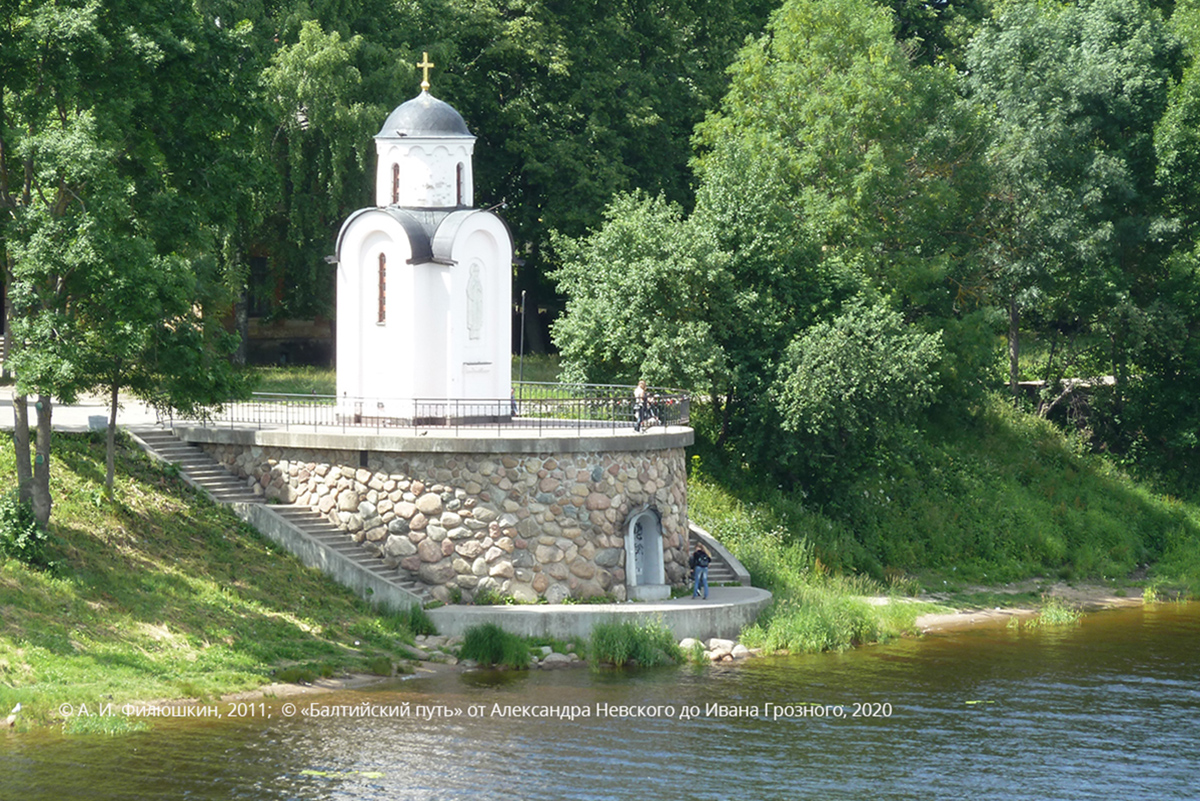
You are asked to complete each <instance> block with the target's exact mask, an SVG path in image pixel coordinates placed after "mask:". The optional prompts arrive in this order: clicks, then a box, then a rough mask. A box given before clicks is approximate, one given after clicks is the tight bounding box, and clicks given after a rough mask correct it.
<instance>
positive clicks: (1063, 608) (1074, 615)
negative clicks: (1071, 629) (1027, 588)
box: [1026, 596, 1083, 628]
mask: <svg viewBox="0 0 1200 801" xmlns="http://www.w3.org/2000/svg"><path fill="white" fill-rule="evenodd" d="M1082 616H1083V613H1082V612H1080V611H1079V609H1078V608H1077V607H1074V606H1071V605H1070V604H1068V603H1067V602H1066V601H1064V600H1062V599H1061V598H1055V597H1053V596H1050V597H1049V598H1047V599H1046V600H1045V603H1043V604H1042V608H1041V609H1039V610H1038V613H1037V615H1035V616H1034V617H1033V618H1032V619H1031V620H1030V621H1029V622H1028V623H1026V626H1028V627H1029V628H1041V627H1044V626H1074V625H1076V624H1077V623H1079V619H1080V618H1081V617H1082Z"/></svg>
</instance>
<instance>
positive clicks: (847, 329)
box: [774, 302, 942, 488]
mask: <svg viewBox="0 0 1200 801" xmlns="http://www.w3.org/2000/svg"><path fill="white" fill-rule="evenodd" d="M941 350H942V344H941V336H940V334H938V333H933V334H926V333H923V332H921V331H919V330H918V329H916V328H913V327H912V326H910V325H907V324H905V322H904V319H903V318H902V317H901V316H900V315H899V314H898V313H897V312H895V311H893V310H892V309H889V308H888V307H887V306H886V305H885V304H882V303H875V304H873V305H867V304H865V303H862V302H855V303H852V304H849V305H847V307H846V308H845V309H844V310H843V311H842V313H841V314H839V315H838V316H837V317H835V318H834V319H832V320H830V321H828V322H821V323H817V324H816V325H813V326H811V327H809V328H808V329H807V330H806V331H804V333H803V334H801V335H800V336H799V337H797V338H796V339H795V341H793V342H792V344H791V345H790V346H789V348H788V351H787V354H786V356H785V358H784V361H783V364H782V366H781V368H780V376H779V381H778V382H777V384H776V388H775V392H774V396H775V397H774V401H775V403H776V405H777V407H778V409H779V412H780V416H781V417H782V428H783V430H784V431H788V432H790V433H791V434H792V435H793V437H792V438H791V439H790V441H789V446H790V448H791V453H790V460H789V461H790V463H791V464H792V465H793V466H794V469H798V470H799V471H801V472H802V473H803V474H804V475H806V476H808V477H809V479H810V482H813V483H816V484H818V485H819V486H822V487H825V488H829V487H831V486H833V487H836V486H838V485H839V483H840V482H847V481H850V480H852V479H853V477H854V476H855V474H856V473H858V472H859V471H860V470H862V469H863V468H867V467H870V466H873V465H874V464H876V463H878V462H880V461H883V460H885V459H887V458H888V457H889V456H892V457H894V456H895V455H896V454H898V453H902V452H903V445H904V443H905V441H906V440H907V439H909V438H911V437H912V436H913V435H914V434H915V433H916V424H915V421H916V420H917V419H919V415H920V413H921V412H922V411H923V410H924V409H925V408H926V407H928V406H929V405H930V404H931V403H932V402H933V400H934V395H935V393H936V391H937V389H938V382H937V379H936V376H935V374H934V368H935V367H936V365H937V362H938V361H939V359H940V358H941Z"/></svg>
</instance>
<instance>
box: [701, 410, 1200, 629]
mask: <svg viewBox="0 0 1200 801" xmlns="http://www.w3.org/2000/svg"><path fill="white" fill-rule="evenodd" d="M938 428H939V430H940V431H943V432H945V433H942V434H936V435H928V436H926V437H925V439H924V440H923V441H921V442H919V443H917V445H916V446H915V448H914V452H913V454H912V458H911V459H910V460H909V461H908V463H906V464H900V465H896V464H892V465H891V466H890V467H883V468H880V469H878V470H876V471H873V472H870V473H866V474H863V475H862V476H860V477H859V479H858V480H857V482H856V483H855V484H854V485H853V486H851V487H848V488H846V490H845V491H844V492H843V493H842V495H841V497H839V498H838V499H837V500H836V502H833V503H830V504H828V505H826V506H825V507H823V508H818V507H816V506H814V505H811V504H809V503H808V502H807V500H806V498H805V497H804V495H803V492H802V491H800V490H796V491H794V492H787V491H785V490H784V489H783V488H781V487H779V486H776V485H773V484H771V483H769V482H770V479H769V474H768V473H767V472H766V471H762V470H759V469H756V468H755V467H754V466H753V465H750V464H741V463H731V460H730V459H729V458H728V456H727V455H726V454H723V453H721V452H719V451H718V450H717V449H716V448H714V447H713V446H712V445H711V443H709V442H706V441H705V440H704V430H703V426H700V427H699V429H698V432H697V439H698V443H697V447H696V448H695V450H694V451H693V454H692V456H691V464H690V465H689V466H690V471H689V482H688V512H689V515H690V517H691V518H692V519H693V520H695V521H696V522H697V523H699V524H700V525H701V526H703V527H705V528H707V529H709V531H710V532H711V533H713V534H714V536H716V537H717V538H718V539H720V540H721V541H722V542H724V543H725V544H726V545H727V547H729V548H730V550H732V551H733V553H734V554H735V555H736V556H737V557H738V558H739V559H740V560H741V561H742V562H743V564H745V565H746V567H747V569H748V570H749V571H750V573H751V576H752V578H753V581H754V584H755V585H756V586H760V587H764V588H766V589H769V590H771V591H772V592H773V593H774V594H775V597H776V602H775V604H774V605H773V606H772V608H771V609H770V610H768V611H767V612H766V613H765V614H764V615H763V616H762V618H760V621H759V624H758V625H757V626H755V627H752V628H751V629H749V630H747V631H746V632H744V633H743V637H742V640H743V642H745V643H746V644H747V645H758V646H761V647H764V648H768V649H783V650H791V651H795V650H803V651H813V650H829V649H838V648H843V647H846V646H849V645H852V644H855V643H861V642H870V641H874V640H882V639H888V638H890V637H893V636H896V635H898V634H901V633H903V632H904V631H906V630H908V629H909V628H911V626H912V621H913V620H915V618H916V617H917V616H918V615H919V614H920V613H922V612H924V611H929V610H928V609H927V608H922V607H921V606H920V605H919V604H913V603H909V602H904V603H899V602H898V601H899V599H898V598H896V599H893V602H892V603H889V604H887V605H883V606H874V605H871V604H868V603H867V602H866V601H865V600H863V598H864V597H865V596H877V595H892V596H898V595H910V594H913V592H915V591H917V590H919V589H922V588H923V589H925V590H937V591H939V592H941V591H952V592H953V591H957V592H959V593H960V595H961V594H962V593H966V595H962V597H961V598H957V596H955V597H956V598H957V601H961V602H962V604H963V605H966V606H973V605H987V606H993V605H996V606H1002V605H1011V604H1012V603H1014V602H1022V601H1027V600H1036V595H1033V596H1030V597H1029V598H1024V597H1019V596H1018V597H1013V596H1010V595H1008V594H1005V593H1002V592H996V593H995V594H994V595H993V594H989V593H988V592H987V591H986V590H985V591H982V592H981V591H980V590H979V589H977V588H974V587H973V586H972V585H984V586H987V585H1000V584H1003V583H1005V582H1011V581H1016V580H1021V579H1027V578H1039V577H1047V576H1048V577H1050V578H1049V579H1046V580H1047V581H1048V582H1051V583H1052V582H1053V581H1056V580H1059V579H1064V580H1068V581H1075V580H1086V581H1098V582H1104V583H1106V584H1109V585H1117V586H1119V585H1120V584H1121V583H1123V582H1126V583H1130V584H1133V583H1136V582H1135V580H1134V579H1132V578H1129V576H1130V574H1131V573H1133V572H1134V571H1135V570H1137V569H1138V568H1139V567H1140V566H1143V565H1146V564H1149V565H1150V567H1149V576H1150V580H1151V581H1152V582H1154V584H1155V586H1162V585H1168V586H1170V587H1173V588H1175V591H1176V593H1179V592H1183V593H1184V594H1191V595H1193V596H1194V595H1195V594H1196V593H1197V592H1198V591H1200V507H1198V506H1197V505H1196V504H1195V503H1189V502H1185V501H1182V500H1180V499H1178V498H1173V497H1169V496H1165V495H1160V494H1158V493H1156V492H1154V491H1153V490H1152V488H1150V487H1148V486H1146V485H1145V484H1141V483H1139V482H1137V481H1135V480H1134V479H1132V478H1130V477H1129V476H1127V475H1125V474H1124V473H1122V472H1121V471H1120V470H1119V469H1117V468H1116V467H1114V466H1113V465H1112V464H1111V463H1110V462H1109V461H1107V460H1105V459H1103V458H1101V457H1099V456H1094V455H1089V454H1087V453H1085V452H1084V449H1083V448H1082V447H1081V445H1080V443H1079V442H1078V441H1077V440H1075V439H1074V438H1072V437H1070V436H1067V435H1065V434H1063V433H1062V432H1061V431H1060V430H1058V429H1057V428H1055V427H1054V426H1053V425H1052V424H1050V423H1048V422H1047V421H1044V420H1039V419H1037V418H1035V417H1031V416H1029V415H1026V414H1022V413H1020V412H1017V411H1014V410H1013V409H1012V408H1011V407H1010V406H1009V405H1008V404H1007V403H1005V402H1004V401H1003V400H1002V399H999V398H997V399H993V400H992V401H990V402H989V403H988V404H987V405H986V406H985V407H984V408H981V409H979V410H977V411H976V412H975V413H974V414H972V415H970V416H968V417H966V419H965V420H958V421H957V423H956V424H955V425H944V426H939V427H938ZM985 596H986V597H985ZM957 601H951V602H952V603H955V602H957Z"/></svg>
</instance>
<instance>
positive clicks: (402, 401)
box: [191, 382, 691, 434]
mask: <svg viewBox="0 0 1200 801" xmlns="http://www.w3.org/2000/svg"><path fill="white" fill-rule="evenodd" d="M690 411H691V399H690V397H689V396H688V394H687V393H685V392H681V391H679V390H670V389H660V388H651V389H648V390H647V391H646V400H645V403H644V405H643V406H642V407H641V411H640V415H639V409H638V406H637V404H635V402H634V396H633V387H628V386H619V385H612V384H541V383H534V382H525V383H517V382H514V383H513V394H512V397H510V398H502V399H472V400H461V399H454V398H354V397H349V396H347V397H341V398H339V397H336V396H333V395H291V394H284V393H268V392H256V393H254V394H253V395H252V396H251V397H250V399H248V400H238V401H230V402H228V403H226V404H224V405H223V406H222V408H221V409H220V410H217V411H214V412H211V413H210V414H208V415H205V416H202V417H196V418H191V422H195V423H198V424H200V425H203V426H206V427H209V428H218V427H219V428H224V427H229V428H248V427H253V428H259V429H263V428H282V429H291V428H305V429H308V428H326V429H339V430H344V431H364V430H368V431H376V432H379V433H385V432H390V433H397V434H399V433H405V430H408V431H412V432H414V433H418V434H419V433H420V432H422V431H426V430H429V429H437V430H447V431H449V430H454V431H458V430H462V429H468V430H479V429H494V430H496V431H497V432H498V433H500V432H503V431H505V430H513V429H522V430H526V431H531V432H532V431H536V432H538V433H539V434H540V433H543V432H563V431H571V430H574V431H578V432H582V431H585V430H587V431H596V432H599V431H603V430H611V431H612V432H614V433H615V432H617V431H622V430H631V429H634V428H635V427H638V426H636V423H637V418H638V417H639V416H640V419H641V425H640V428H641V430H643V431H646V430H650V429H653V428H655V427H660V426H683V425H687V424H688V422H689V414H690Z"/></svg>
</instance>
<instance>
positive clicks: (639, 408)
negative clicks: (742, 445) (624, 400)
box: [633, 379, 646, 431]
mask: <svg viewBox="0 0 1200 801" xmlns="http://www.w3.org/2000/svg"><path fill="white" fill-rule="evenodd" d="M645 419H646V381H645V379H642V380H641V381H639V382H638V383H637V386H636V387H634V388H633V430H634V431H641V430H642V422H643V421H644V420H645Z"/></svg>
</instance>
